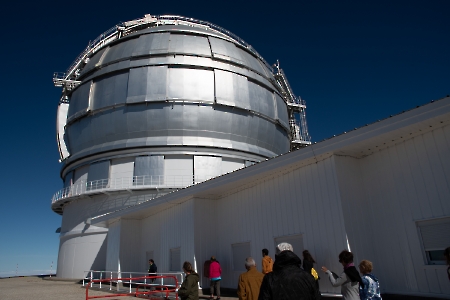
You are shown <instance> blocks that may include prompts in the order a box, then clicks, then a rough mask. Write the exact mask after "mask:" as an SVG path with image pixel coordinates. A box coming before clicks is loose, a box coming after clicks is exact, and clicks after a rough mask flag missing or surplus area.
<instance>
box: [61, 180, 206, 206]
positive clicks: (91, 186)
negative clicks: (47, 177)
mask: <svg viewBox="0 0 450 300" xmlns="http://www.w3.org/2000/svg"><path fill="white" fill-rule="evenodd" d="M212 177H214V176H199V175H142V176H133V177H122V178H108V179H100V180H93V181H86V180H80V181H78V182H76V183H75V184H72V185H70V186H68V187H66V188H63V189H61V190H59V191H58V192H56V193H55V194H54V195H53V197H52V203H55V202H57V201H59V200H61V199H66V198H70V197H75V196H81V195H84V194H90V193H98V192H106V191H117V190H133V189H134V190H135V189H145V188H185V187H188V186H191V185H194V184H197V183H200V182H203V181H206V180H208V179H211V178H212Z"/></svg>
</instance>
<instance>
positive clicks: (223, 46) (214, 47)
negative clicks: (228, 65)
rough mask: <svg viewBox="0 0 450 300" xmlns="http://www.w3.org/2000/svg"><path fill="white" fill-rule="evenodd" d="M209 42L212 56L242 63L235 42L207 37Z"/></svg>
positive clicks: (242, 60)
mask: <svg viewBox="0 0 450 300" xmlns="http://www.w3.org/2000/svg"><path fill="white" fill-rule="evenodd" d="M209 43H210V44H211V51H212V53H213V56H214V57H216V58H220V59H226V60H230V61H233V62H236V63H238V64H244V62H245V61H244V59H243V58H242V57H241V53H240V51H239V50H238V48H237V47H236V45H235V44H233V43H231V42H228V41H225V40H223V39H218V38H215V37H209Z"/></svg>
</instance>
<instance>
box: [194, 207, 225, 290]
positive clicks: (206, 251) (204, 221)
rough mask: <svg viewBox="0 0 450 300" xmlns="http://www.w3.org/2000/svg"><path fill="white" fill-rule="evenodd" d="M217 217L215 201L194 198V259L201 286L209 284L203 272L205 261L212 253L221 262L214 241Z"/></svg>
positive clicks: (217, 246)
mask: <svg viewBox="0 0 450 300" xmlns="http://www.w3.org/2000/svg"><path fill="white" fill-rule="evenodd" d="M217 218H218V211H217V201H211V200H209V199H201V198H196V199H195V200H194V228H195V232H196V233H197V234H196V235H195V237H194V241H195V244H194V247H195V260H196V265H197V272H198V274H199V276H200V284H201V286H202V287H208V286H209V279H208V278H206V277H205V275H204V272H203V268H204V263H205V261H207V260H209V259H210V257H211V256H212V255H214V256H216V257H217V259H218V260H219V262H222V257H220V256H219V254H218V253H219V252H218V251H219V247H220V246H219V243H217V242H215V241H216V239H217V237H218V232H217V228H218V227H219V225H220V224H219V223H218V221H217Z"/></svg>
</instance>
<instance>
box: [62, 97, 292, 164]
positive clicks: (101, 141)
mask: <svg viewBox="0 0 450 300" xmlns="http://www.w3.org/2000/svg"><path fill="white" fill-rule="evenodd" d="M275 127H276V126H275V124H274V123H272V122H270V121H269V120H266V119H263V118H261V117H258V116H254V115H252V114H250V113H249V112H245V111H236V110H235V109H233V108H232V107H228V108H227V107H225V106H222V107H220V109H218V108H214V107H213V106H201V105H200V106H199V105H197V104H181V103H176V104H171V103H143V104H135V105H131V106H122V107H118V108H115V109H113V110H107V111H104V112H101V113H98V114H95V115H93V116H91V117H90V118H82V119H80V120H77V121H76V122H73V123H72V124H71V125H70V126H68V129H67V133H68V136H69V143H70V145H71V146H72V147H71V151H72V153H73V155H75V154H81V153H84V154H86V155H87V154H92V153H95V152H99V151H106V150H113V149H121V148H125V147H126V145H130V143H131V142H133V143H134V144H133V146H134V147H143V146H148V145H159V146H163V145H166V144H171V145H186V144H189V145H192V146H213V147H219V146H220V145H226V148H232V149H236V150H243V151H248V149H250V148H253V150H252V151H254V152H255V153H257V154H260V155H263V156H266V155H268V156H270V153H272V155H273V154H274V153H283V151H284V152H287V151H288V149H289V140H288V139H287V133H286V132H285V131H283V130H280V131H279V132H278V133H277V134H276V135H280V133H281V137H280V142H279V143H274V142H273V141H272V140H273V138H272V137H271V136H270V134H271V133H274V132H276V131H274V130H275ZM183 137H189V138H191V139H190V142H187V140H186V139H183ZM208 139H209V142H208ZM246 144H252V145H253V146H252V147H249V146H250V145H246ZM233 145H234V146H233ZM260 147H264V149H265V150H263V149H262V148H260ZM78 152H80V153H78ZM263 153H264V154H263Z"/></svg>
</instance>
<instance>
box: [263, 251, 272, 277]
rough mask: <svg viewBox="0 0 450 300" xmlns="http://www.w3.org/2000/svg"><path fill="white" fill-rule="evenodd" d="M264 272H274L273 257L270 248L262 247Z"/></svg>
mask: <svg viewBox="0 0 450 300" xmlns="http://www.w3.org/2000/svg"><path fill="white" fill-rule="evenodd" d="M262 256H263V258H262V272H263V274H267V273H270V272H272V267H273V259H272V258H271V257H270V256H269V250H267V249H266V248H264V249H262Z"/></svg>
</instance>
